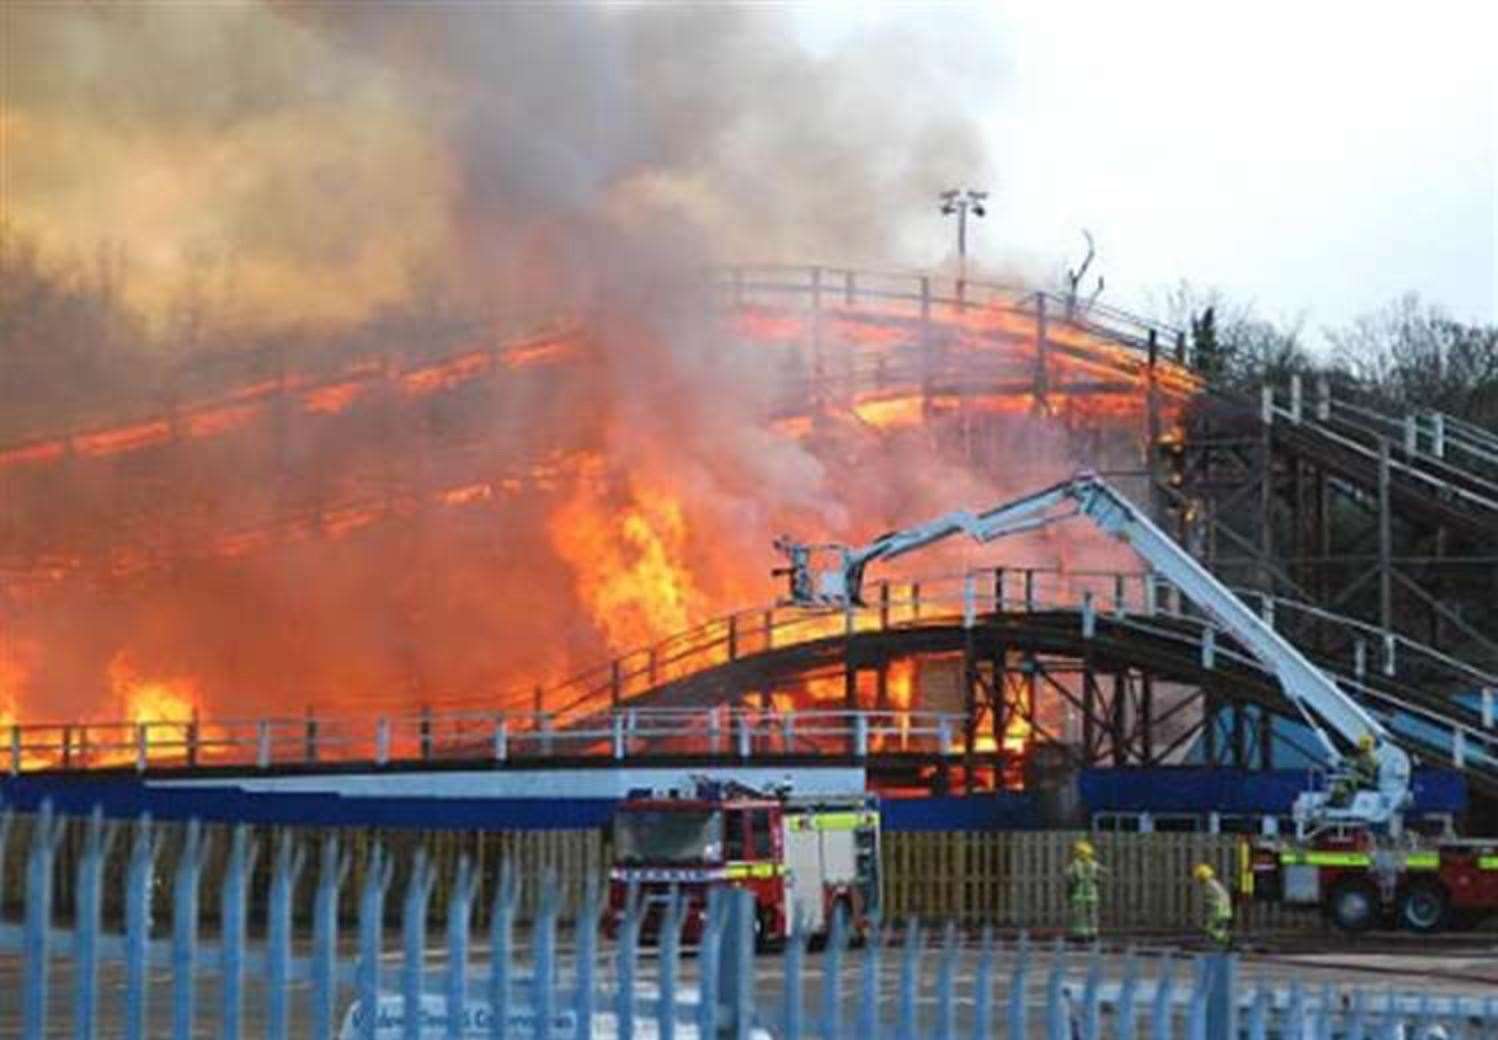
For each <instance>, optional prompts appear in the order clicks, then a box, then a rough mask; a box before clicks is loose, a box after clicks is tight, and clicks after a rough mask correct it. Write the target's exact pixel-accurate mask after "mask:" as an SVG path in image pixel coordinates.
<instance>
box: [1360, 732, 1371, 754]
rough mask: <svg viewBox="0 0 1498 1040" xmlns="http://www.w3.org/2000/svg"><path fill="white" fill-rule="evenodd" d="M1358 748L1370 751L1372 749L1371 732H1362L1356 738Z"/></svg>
mask: <svg viewBox="0 0 1498 1040" xmlns="http://www.w3.org/2000/svg"><path fill="white" fill-rule="evenodd" d="M1358 750H1359V751H1372V750H1373V734H1372V733H1364V734H1363V735H1362V736H1361V737H1359V738H1358Z"/></svg>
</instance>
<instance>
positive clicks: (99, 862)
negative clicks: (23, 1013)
mask: <svg viewBox="0 0 1498 1040" xmlns="http://www.w3.org/2000/svg"><path fill="white" fill-rule="evenodd" d="M116 833H117V828H116V826H115V824H114V823H113V822H111V823H109V824H108V825H107V826H106V825H105V822H104V810H103V807H102V806H95V807H94V811H93V812H92V813H91V814H90V815H89V819H88V830H87V831H86V832H85V834H84V842H83V855H82V856H81V857H80V858H79V860H78V868H77V874H76V876H77V896H76V898H77V907H78V909H77V913H76V915H75V920H74V922H73V957H74V960H75V961H76V962H77V963H76V966H75V967H74V969H73V973H74V978H73V982H74V997H73V1008H74V1014H73V1036H74V1037H75V1038H76V1040H92V1038H93V1036H94V1034H95V1032H96V1030H97V1027H98V1006H99V1005H98V999H99V957H98V948H99V942H98V940H99V925H100V900H101V896H102V888H103V884H102V883H103V874H104V861H105V859H106V858H107V857H108V856H109V848H110V846H111V845H113V844H114V838H115V836H116ZM4 855H5V848H4V845H3V844H0V858H3V857H4ZM3 893H4V889H3V888H0V895H3Z"/></svg>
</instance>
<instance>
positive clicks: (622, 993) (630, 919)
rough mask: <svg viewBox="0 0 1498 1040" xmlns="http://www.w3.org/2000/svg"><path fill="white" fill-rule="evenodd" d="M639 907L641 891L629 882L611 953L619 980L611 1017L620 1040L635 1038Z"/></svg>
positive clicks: (636, 884)
mask: <svg viewBox="0 0 1498 1040" xmlns="http://www.w3.org/2000/svg"><path fill="white" fill-rule="evenodd" d="M641 907H642V904H641V900H640V887H639V885H638V883H636V882H634V881H631V882H630V884H629V889H628V890H627V892H626V893H625V897H624V918H623V921H622V922H621V923H620V926H619V941H618V943H617V945H616V946H615V949H614V973H615V976H616V978H617V979H618V986H617V988H616V990H615V992H614V1017H615V1021H616V1022H617V1023H618V1029H619V1036H621V1037H632V1036H634V1035H635V973H636V969H637V967H638V966H639V958H640V920H641V914H642V912H643V911H642V909H641Z"/></svg>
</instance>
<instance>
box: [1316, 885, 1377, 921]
mask: <svg viewBox="0 0 1498 1040" xmlns="http://www.w3.org/2000/svg"><path fill="white" fill-rule="evenodd" d="M1326 913H1327V916H1328V917H1330V918H1331V919H1332V924H1334V925H1336V926H1337V927H1338V928H1340V929H1342V931H1344V932H1366V931H1367V930H1368V929H1370V928H1372V927H1373V926H1374V925H1375V924H1377V923H1378V916H1379V907H1378V890H1377V889H1375V888H1374V887H1373V886H1372V885H1371V884H1369V883H1368V882H1367V881H1363V880H1361V879H1357V878H1347V879H1345V880H1342V881H1339V882H1337V884H1336V885H1335V886H1333V887H1332V890H1331V892H1330V893H1329V894H1328V895H1327V897H1326Z"/></svg>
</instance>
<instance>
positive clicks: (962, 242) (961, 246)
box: [937, 188, 988, 280]
mask: <svg viewBox="0 0 1498 1040" xmlns="http://www.w3.org/2000/svg"><path fill="white" fill-rule="evenodd" d="M937 198H938V199H940V201H941V212H942V214H943V215H944V216H951V215H952V214H954V213H955V214H957V266H958V269H959V270H960V271H961V275H960V277H961V278H962V279H963V280H966V279H967V214H968V210H972V211H973V216H975V217H981V216H983V215H984V209H983V200H984V199H986V198H988V192H986V191H975V190H973V189H972V188H967V189H965V190H959V189H957V188H951V189H948V190H947V191H944V192H942V193H941V194H940V195H939V196H937Z"/></svg>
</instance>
